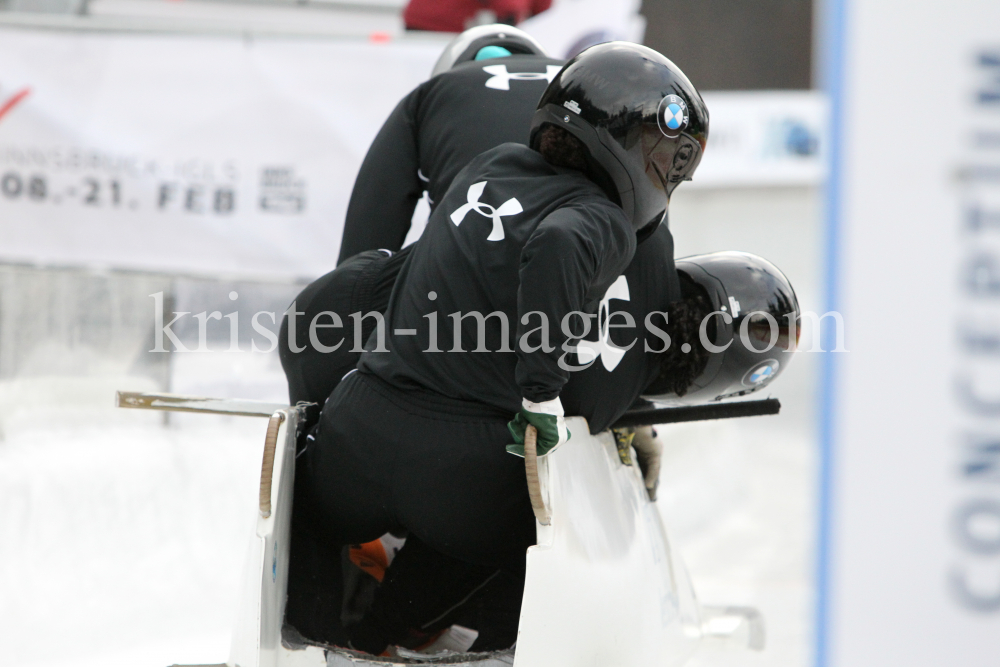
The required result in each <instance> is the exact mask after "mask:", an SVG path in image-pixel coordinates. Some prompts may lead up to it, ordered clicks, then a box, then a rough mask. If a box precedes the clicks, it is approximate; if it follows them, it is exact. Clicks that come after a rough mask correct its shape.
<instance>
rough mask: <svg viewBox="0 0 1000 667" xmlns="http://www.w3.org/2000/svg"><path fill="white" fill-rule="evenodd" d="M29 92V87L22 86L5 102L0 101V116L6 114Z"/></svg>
mask: <svg viewBox="0 0 1000 667" xmlns="http://www.w3.org/2000/svg"><path fill="white" fill-rule="evenodd" d="M30 92H31V88H23V89H21V90H19V91H18V92H16V93H14V95H13V96H12V97H11V98H10V99H9V100H7V101H5V102H0V118H3V117H4V116H6V115H7V112H8V111H10V110H11V109H13V108H14V107H15V106H17V103H18V102H20V101H21V100H23V99H24V98H25V97H27V96H28V94H29V93H30Z"/></svg>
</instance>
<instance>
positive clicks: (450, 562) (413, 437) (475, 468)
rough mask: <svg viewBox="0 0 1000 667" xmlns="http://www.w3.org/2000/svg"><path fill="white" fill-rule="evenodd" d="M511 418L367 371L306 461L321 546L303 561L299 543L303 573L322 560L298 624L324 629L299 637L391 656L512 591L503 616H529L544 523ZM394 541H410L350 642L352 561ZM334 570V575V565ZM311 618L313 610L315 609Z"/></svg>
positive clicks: (300, 599)
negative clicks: (346, 560)
mask: <svg viewBox="0 0 1000 667" xmlns="http://www.w3.org/2000/svg"><path fill="white" fill-rule="evenodd" d="M509 419H510V416H509V415H506V414H500V413H499V412H498V411H496V410H494V409H493V408H490V407H487V406H481V405H478V404H469V403H465V402H461V401H455V400H451V399H447V398H445V397H443V396H438V395H434V394H431V393H430V392H427V393H421V392H413V391H407V392H403V391H400V390H398V389H396V388H394V387H392V386H391V385H389V384H387V383H385V382H383V381H382V380H380V379H378V378H376V377H374V376H371V375H366V374H363V373H360V372H355V373H352V374H351V375H349V376H347V377H346V378H345V379H344V380H343V381H342V382H341V383H340V385H339V386H338V387H337V389H336V390H335V391H334V392H333V394H332V395H331V396H330V399H329V401H327V403H326V405H325V406H324V408H323V412H322V415H321V417H320V421H319V424H318V425H317V426H316V427H315V428H314V429H313V431H312V433H311V434H310V435H311V436H312V437H311V438H310V439H308V440H307V445H306V449H305V450H304V451H303V453H302V455H301V456H300V457H299V459H298V462H297V465H298V474H297V482H296V503H297V505H296V509H295V513H296V519H297V520H298V521H297V524H298V525H297V527H296V533H297V534H299V535H300V539H299V541H300V542H303V541H305V542H308V543H309V544H310V545H311V547H310V548H311V551H310V552H309V553H310V554H311V555H310V556H308V557H305V556H303V557H297V556H296V554H295V553H294V552H295V551H296V547H295V544H294V543H293V561H292V568H293V570H295V569H296V567H297V565H298V564H299V563H305V562H306V560H308V559H312V560H313V562H312V563H311V565H312V568H313V569H312V574H310V575H309V576H312V581H313V584H314V587H313V588H312V589H310V588H309V581H310V579H309V576H306V575H307V574H308V573H309V572H310V569H309V568H306V567H303V568H301V569H300V570H299V574H298V575H296V574H294V573H293V576H292V580H293V581H292V582H290V587H289V610H290V611H289V620H290V622H292V623H293V624H295V623H296V619H300V620H299V623H300V624H301V625H305V624H306V623H310V622H311V623H313V624H314V625H313V627H312V628H311V629H309V628H307V629H306V630H304V629H303V627H298V626H297V627H298V629H299V630H300V631H301V632H303V634H306V635H307V636H309V632H312V633H313V634H314V635H319V636H314V637H313V638H316V639H323V640H326V641H329V642H332V643H340V644H343V643H344V641H345V639H350V640H351V641H352V642H353V645H354V646H356V647H358V648H362V649H364V650H368V651H375V652H379V651H381V648H384V645H385V644H388V643H396V642H399V641H401V640H402V639H404V636H403V635H405V633H406V632H407V631H408V630H409V629H414V628H417V629H419V628H425V627H429V626H428V623H431V622H434V621H440V619H439V618H438V617H441V618H445V617H447V616H448V614H449V613H451V612H452V611H453V610H455V609H457V608H458V607H459V606H461V605H460V603H462V602H463V601H465V600H467V599H470V598H472V597H474V596H475V595H476V594H485V593H483V591H489V590H490V589H491V587H492V588H493V589H496V588H498V587H499V589H500V590H501V591H503V592H502V593H500V594H499V595H500V597H501V598H503V599H504V600H505V602H504V604H502V605H500V606H501V607H504V608H505V609H507V610H508V611H509V612H510V614H511V615H513V616H514V617H516V614H517V610H518V609H519V607H520V591H521V589H523V577H524V562H525V551H526V549H527V548H528V547H529V546H531V545H532V544H534V543H535V521H534V516H533V514H532V511H531V503H530V501H529V499H528V493H527V485H526V482H525V475H524V463H523V460H522V459H519V458H517V457H514V456H511V455H510V454H508V453H507V452H506V451H505V449H504V447H505V445H507V444H509V440H510V434H509V433H508V431H507V427H506V423H507V421H508V420H509ZM306 524H308V525H306ZM390 531H406V532H407V533H408V534H409V535H410V537H409V538H408V539H407V544H406V546H404V547H403V549H402V550H401V551H400V552H399V554H398V555H397V556H396V561H395V562H394V563H393V565H392V567H391V568H389V575H388V576H387V578H386V581H385V582H384V583H383V585H382V586H381V587H380V588H379V591H378V593H377V594H376V598H375V603H374V605H373V608H372V610H371V612H370V613H369V614H368V615H367V616H366V617H365V619H364V620H363V621H362V622H361V624H360V625H359V626H358V627H357V628H349V629H347V631H346V632H345V629H344V628H342V627H340V626H339V611H340V603H339V595H340V594H341V593H340V590H341V589H340V588H339V587H338V584H337V582H336V581H335V580H336V579H337V578H338V577H337V575H339V572H340V569H339V568H340V559H339V552H340V549H341V548H342V546H343V545H346V544H357V543H363V542H368V541H371V540H374V539H377V538H378V537H380V536H381V535H383V534H384V533H386V532H390ZM302 536H305V537H302ZM297 560H298V562H297ZM323 561H325V562H326V563H328V564H329V566H328V567H326V568H323V567H321V564H322V562H323ZM497 573H500V574H497ZM297 577H298V579H297ZM491 577H493V578H491ZM497 577H499V579H498V578H497ZM303 578H304V579H305V581H304V582H303V581H301V579H303ZM324 578H325V580H324ZM321 580H322V581H321ZM502 582H506V583H505V584H504V583H502ZM511 582H513V583H511ZM316 586H322V587H323V591H325V593H324V595H323V596H317V595H316V594H315V592H316V590H317V589H316ZM512 588H513V589H514V590H515V591H516V594H511V590H512ZM320 598H322V599H320ZM489 606H490V605H488V604H485V605H482V606H481V607H480V608H481V609H486V608H488V607H489ZM309 607H311V608H312V609H313V611H312V612H306V611H304V610H305V609H306V608H309ZM511 607H513V609H511ZM494 611H495V607H494ZM310 615H311V616H312V619H309V618H307V617H309V616H310ZM467 622H469V621H467ZM473 622H474V621H473ZM475 629H477V630H478V629H480V628H475ZM484 629H486V628H484ZM513 633H514V634H510V633H508V634H507V636H500V637H497V638H495V639H494V640H493V641H497V642H500V643H501V645H497V646H489V647H488V648H501V647H502V643H503V642H506V645H508V646H509V645H510V644H511V643H513V641H514V639H515V638H516V624H515V625H514V630H513ZM487 634H488V635H489V632H487ZM499 634H500V635H503V634H504V633H499ZM508 639H509V641H507V640H508ZM476 648H483V645H482V642H479V646H477V647H476Z"/></svg>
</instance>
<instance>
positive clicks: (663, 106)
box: [656, 95, 689, 139]
mask: <svg viewBox="0 0 1000 667" xmlns="http://www.w3.org/2000/svg"><path fill="white" fill-rule="evenodd" d="M688 119H689V116H688V107H687V103H686V102H685V101H684V100H683V98H681V97H679V96H678V95H667V96H666V97H664V98H663V99H662V100H660V108H659V109H657V112H656V122H657V124H659V126H660V131H661V132H663V134H665V135H666V136H667V137H669V138H671V139H674V138H675V137H679V136H680V134H681V132H683V131H684V129H685V128H686V127H687V125H688Z"/></svg>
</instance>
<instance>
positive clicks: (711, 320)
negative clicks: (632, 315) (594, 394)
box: [644, 252, 801, 405]
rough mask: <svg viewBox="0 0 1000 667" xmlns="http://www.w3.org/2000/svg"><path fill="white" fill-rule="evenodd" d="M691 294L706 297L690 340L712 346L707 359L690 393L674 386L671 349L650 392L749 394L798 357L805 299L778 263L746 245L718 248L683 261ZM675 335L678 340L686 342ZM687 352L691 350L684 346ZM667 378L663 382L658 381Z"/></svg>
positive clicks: (678, 398)
mask: <svg viewBox="0 0 1000 667" xmlns="http://www.w3.org/2000/svg"><path fill="white" fill-rule="evenodd" d="M676 265H677V271H678V273H679V274H680V278H681V285H682V289H683V291H684V300H685V301H689V300H694V299H698V300H699V301H700V302H701V303H703V304H704V306H703V307H702V308H701V310H704V311H706V312H704V313H702V314H700V315H699V318H698V319H700V323H699V324H698V325H697V327H698V330H697V332H693V335H694V340H691V341H689V343H688V344H690V345H692V346H694V345H699V346H702V348H703V349H706V350H707V351H708V354H707V355H704V356H707V362H706V363H704V365H703V368H702V369H701V370H700V372H699V373H697V374H696V376H695V377H694V378H693V380H692V381H691V383H690V384H689V386H687V387H686V391H685V392H684V393H683V395H678V393H677V392H676V391H670V390H666V391H665V390H664V387H665V386H670V385H671V383H670V382H669V381H666V380H669V374H670V372H671V369H670V367H669V363H668V360H669V358H670V356H669V355H671V354H672V355H674V356H675V357H676V356H677V354H678V350H676V349H674V350H668V353H667V354H666V355H665V357H664V366H665V367H664V368H663V370H662V372H661V375H660V379H659V380H658V381H656V382H654V383H653V384H652V385H651V386H650V387H649V388H648V389H647V391H646V393H645V395H644V396H645V398H647V399H650V400H655V401H658V402H664V403H671V404H684V405H692V404H697V403H707V402H710V401H719V400H722V399H724V398H731V397H735V396H744V395H746V394H750V393H752V392H755V391H757V390H758V389H761V388H762V387H766V386H768V385H769V384H771V382H773V381H774V378H776V377H778V375H780V374H781V373H782V372H783V371H784V370H785V368H786V367H787V366H788V363H789V361H791V358H792V355H793V354H794V353H795V349H796V347H797V346H798V338H799V332H800V331H801V312H800V311H799V301H798V299H797V298H796V296H795V290H794V289H792V284H791V283H790V282H789V281H788V278H786V277H785V274H784V273H782V272H781V271H780V270H779V269H778V267H776V266H775V265H774V264H772V263H771V262H769V261H767V260H766V259H764V258H763V257H759V256H757V255H751V254H749V253H745V252H713V253H710V254H707V255H695V256H693V257H685V258H683V259H679V260H677V262H676ZM683 344H684V342H683V341H678V340H672V341H671V347H673V346H677V345H683ZM681 354H684V353H683V352H682V351H681ZM658 385H659V386H658Z"/></svg>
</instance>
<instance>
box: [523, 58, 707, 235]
mask: <svg viewBox="0 0 1000 667" xmlns="http://www.w3.org/2000/svg"><path fill="white" fill-rule="evenodd" d="M546 124H553V125H556V126H558V127H562V128H563V129H565V130H567V131H568V132H569V133H571V134H572V135H573V136H575V137H576V138H577V139H579V140H580V141H581V142H583V145H584V146H585V147H586V148H587V150H588V151H589V153H590V155H589V161H590V163H591V164H590V175H591V177H592V178H594V180H596V181H598V182H599V183H600V184H601V185H602V186H604V188H605V190H610V191H611V192H612V193H614V192H617V195H618V199H619V203H620V204H621V207H622V208H623V209H625V212H626V213H627V214H628V215H629V217H631V218H632V224H633V226H634V227H635V229H636V231H638V230H640V229H643V228H646V227H649V226H650V225H654V224H658V223H659V222H660V221H661V220H663V218H664V214H665V212H666V210H667V203H668V202H669V200H670V193H671V192H673V189H674V188H675V187H677V184H678V183H680V182H681V181H687V180H691V175H692V174H693V173H694V171H695V169H696V168H697V167H698V163H699V162H700V161H701V155H702V152H703V151H704V149H705V142H706V141H707V140H708V109H707V108H705V102H704V101H702V99H701V95H699V94H698V91H697V90H696V89H695V87H694V86H693V85H691V82H690V81H688V78H687V77H686V76H684V73H683V72H682V71H681V70H680V68H678V67H677V66H676V65H674V64H673V63H672V62H670V61H669V60H668V59H667V58H665V57H663V56H662V55H660V54H659V53H657V52H656V51H654V50H652V49H649V48H646V47H645V46H640V45H638V44H632V43H630V42H607V43H604V44H598V45H596V46H592V47H590V48H589V49H586V50H585V51H583V52H582V53H580V55H578V56H576V57H575V58H573V59H572V60H570V61H569V62H568V63H566V66H565V67H563V69H562V71H561V72H559V74H557V75H556V78H555V79H553V80H552V82H551V83H550V84H549V87H548V88H546V89H545V92H544V93H543V94H542V99H541V101H540V102H539V104H538V111H536V112H535V116H534V118H533V119H532V123H531V141H530V145H531V146H532V147H533V148H535V149H537V148H538V137H539V130H540V129H541V128H542V126H543V125H546ZM602 181H603V182H602ZM609 185H610V187H609Z"/></svg>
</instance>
